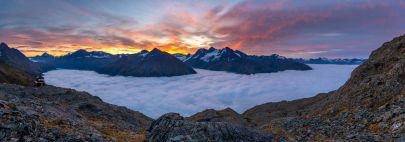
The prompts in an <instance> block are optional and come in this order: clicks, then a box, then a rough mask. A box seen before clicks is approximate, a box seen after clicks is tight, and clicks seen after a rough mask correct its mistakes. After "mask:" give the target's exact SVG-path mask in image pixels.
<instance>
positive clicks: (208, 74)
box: [45, 65, 356, 118]
mask: <svg viewBox="0 0 405 142" xmlns="http://www.w3.org/2000/svg"><path fill="white" fill-rule="evenodd" d="M310 66H311V67H313V68H314V70H310V71H283V72H278V73H270V74H267V73H265V74H256V75H239V74H234V73H227V72H217V71H208V70H199V69H197V70H196V71H197V72H198V74H193V75H185V76H177V77H149V78H148V77H123V76H108V75H102V74H98V73H96V72H93V71H78V70H54V71H50V72H47V73H45V80H46V82H47V83H48V84H51V85H55V86H60V87H66V88H73V89H76V90H80V91H87V92H89V93H91V94H92V95H95V96H98V97H100V98H101V99H103V100H104V101H106V102H108V103H112V104H116V105H121V106H126V107H128V108H130V109H133V110H137V111H140V112H142V113H144V114H146V115H148V116H150V117H153V118H157V117H159V116H160V115H162V114H164V113H167V112H178V113H181V114H182V115H185V116H189V115H192V114H194V113H196V112H199V111H202V110H205V109H208V108H214V109H223V108H226V107H231V108H233V109H235V110H236V111H238V112H243V111H245V110H246V109H248V108H251V107H253V106H255V105H259V104H262V103H266V102H277V101H282V100H293V99H298V98H305V97H311V96H314V95H316V94H318V93H321V92H329V91H332V90H335V89H337V88H338V87H339V86H341V85H343V83H344V82H345V81H346V80H347V79H348V78H349V77H350V73H351V71H352V70H353V69H354V68H355V67H356V66H355V65H310Z"/></svg>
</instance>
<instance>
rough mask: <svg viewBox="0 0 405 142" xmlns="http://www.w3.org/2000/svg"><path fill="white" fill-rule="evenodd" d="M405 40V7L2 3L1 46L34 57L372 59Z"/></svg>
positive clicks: (313, 1) (360, 0) (342, 2)
mask: <svg viewBox="0 0 405 142" xmlns="http://www.w3.org/2000/svg"><path fill="white" fill-rule="evenodd" d="M401 34H405V0H335V1H332V0H262V1H254V0H246V1H243V0H229V1H221V0H184V1H172V0H66V1H62V0H1V1H0V41H2V42H6V43H8V44H9V45H10V46H11V47H15V48H18V49H19V50H21V51H23V52H24V53H25V54H26V55H28V56H33V55H38V54H42V53H43V52H48V53H51V54H54V55H62V54H66V53H68V52H72V51H75V50H78V49H86V50H90V51H106V52H109V53H113V54H117V53H134V52H139V51H140V50H142V49H148V50H150V49H152V48H159V49H161V50H164V51H168V52H170V53H194V52H195V51H196V50H197V49H198V48H208V47H210V46H213V47H216V48H223V47H225V46H228V47H230V48H233V49H238V50H241V51H243V52H246V53H248V54H257V55H270V54H280V55H283V56H287V57H303V58H312V57H329V58H353V57H356V58H367V56H368V55H369V54H370V52H371V51H372V50H374V49H376V48H378V47H379V46H380V45H381V44H382V43H383V42H385V41H388V40H390V39H392V38H393V37H395V36H399V35H401Z"/></svg>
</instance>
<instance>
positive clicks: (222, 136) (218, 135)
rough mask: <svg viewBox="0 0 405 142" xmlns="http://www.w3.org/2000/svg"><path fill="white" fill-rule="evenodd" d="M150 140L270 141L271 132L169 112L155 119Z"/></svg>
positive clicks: (152, 141) (154, 141) (149, 135)
mask: <svg viewBox="0 0 405 142" xmlns="http://www.w3.org/2000/svg"><path fill="white" fill-rule="evenodd" d="M148 132H149V133H148V141H150V142H166V141H167V142H169V141H171V142H174V141H178V142H180V141H221V142H243V141H248V142H270V141H273V139H274V136H273V135H272V134H271V133H265V132H260V131H257V130H253V129H249V128H246V127H243V126H241V125H235V124H231V123H226V122H191V121H187V120H185V119H184V118H183V117H182V116H180V115H179V114H177V113H168V114H165V115H163V116H161V117H160V118H158V119H157V120H156V121H154V122H153V123H152V125H151V127H150V128H149V130H148Z"/></svg>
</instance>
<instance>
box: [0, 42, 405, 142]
mask: <svg viewBox="0 0 405 142" xmlns="http://www.w3.org/2000/svg"><path fill="white" fill-rule="evenodd" d="M5 76H7V74H5ZM6 83H7V82H6ZM0 116H1V118H0V119H1V121H0V140H1V141H151V142H154V141H260V142H261V141H398V142H400V141H405V36H401V37H397V38H395V39H393V40H392V41H390V42H387V43H384V44H383V46H382V47H381V48H379V49H377V50H375V51H374V52H373V53H372V54H371V56H370V58H369V60H367V61H366V62H364V63H363V64H362V65H360V66H359V67H358V68H356V69H355V70H354V71H353V73H352V75H351V77H350V79H349V80H348V81H347V82H346V83H345V84H344V85H343V86H342V87H340V88H339V89H338V90H336V91H332V92H329V93H323V94H319V95H317V96H314V97H311V98H305V99H299V100H294V101H283V102H276V103H266V104H262V105H258V106H256V107H253V108H251V109H249V110H247V111H246V112H244V113H243V114H238V113H237V112H235V111H233V110H232V109H230V108H227V109H224V110H220V111H216V110H212V109H209V110H206V111H203V112H200V113H197V114H195V115H193V116H191V117H188V118H184V117H182V116H180V115H179V114H176V113H168V114H165V115H163V116H161V117H160V118H158V119H157V120H155V121H153V120H152V119H151V118H148V117H147V116H145V115H143V114H141V113H139V112H136V111H132V110H129V109H127V108H125V107H118V106H115V105H111V104H107V103H104V102H102V101H101V100H100V99H99V98H98V97H94V96H91V95H89V94H88V93H85V92H78V91H75V90H72V89H63V88H58V87H53V86H45V87H39V88H34V87H23V86H19V85H10V84H1V85H0ZM152 121H153V122H152Z"/></svg>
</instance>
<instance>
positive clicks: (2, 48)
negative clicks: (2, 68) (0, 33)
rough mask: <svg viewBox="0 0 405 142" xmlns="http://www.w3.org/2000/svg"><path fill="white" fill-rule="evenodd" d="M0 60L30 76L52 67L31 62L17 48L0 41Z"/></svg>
mask: <svg viewBox="0 0 405 142" xmlns="http://www.w3.org/2000/svg"><path fill="white" fill-rule="evenodd" d="M0 60H2V61H3V62H5V63H7V64H9V65H10V66H13V67H14V68H16V69H18V70H21V71H24V72H25V73H27V74H30V75H32V76H36V75H39V74H41V73H43V72H46V71H49V70H52V69H54V67H53V66H49V65H47V64H42V63H36V62H32V61H31V60H30V59H28V58H27V57H25V55H24V54H23V53H21V52H20V51H19V50H17V49H15V48H10V47H9V46H8V45H7V44H5V43H0Z"/></svg>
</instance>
